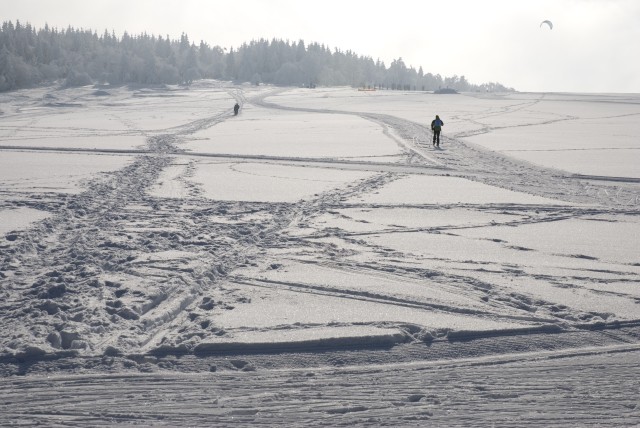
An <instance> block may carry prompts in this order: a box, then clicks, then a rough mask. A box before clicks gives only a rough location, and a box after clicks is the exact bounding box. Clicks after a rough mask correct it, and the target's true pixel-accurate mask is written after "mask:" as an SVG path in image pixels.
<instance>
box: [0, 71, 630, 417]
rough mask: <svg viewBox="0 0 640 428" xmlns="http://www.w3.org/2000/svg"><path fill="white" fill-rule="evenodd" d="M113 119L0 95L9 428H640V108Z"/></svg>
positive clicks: (615, 101) (294, 94) (191, 95)
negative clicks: (438, 139)
mask: <svg viewBox="0 0 640 428" xmlns="http://www.w3.org/2000/svg"><path fill="white" fill-rule="evenodd" d="M106 92H108V95H106V96H105V95H101V96H99V97H98V96H96V95H95V88H93V87H84V88H75V89H58V88H53V87H51V88H39V89H30V90H24V91H18V92H10V93H3V94H0V101H1V102H2V104H1V105H2V108H1V113H0V141H1V142H0V299H1V301H2V304H1V305H0V373H2V377H1V378H0V390H2V393H0V398H2V400H3V403H4V405H3V410H2V411H0V423H1V424H3V425H6V424H9V423H15V422H16V421H18V422H21V423H25V424H35V423H44V424H46V425H73V426H77V425H79V424H80V425H83V424H84V425H87V424H88V425H100V424H113V423H116V424H133V423H141V424H143V425H154V426H159V425H167V426H175V425H183V424H186V425H208V424H222V425H228V424H232V423H237V422H240V423H242V424H246V425H256V424H265V425H279V426H282V425H302V424H304V425H331V426H334V425H337V426H342V425H354V424H356V425H374V426H377V425H392V426H407V425H417V426H419V425H422V426H424V425H428V424H430V423H431V424H434V425H437V426H446V425H481V426H491V425H495V426H514V425H539V426H566V425H567V424H568V425H579V426H585V425H599V426H634V425H637V424H639V423H640V403H639V402H638V398H637V397H638V391H639V388H640V381H639V380H638V379H637V376H630V373H635V372H638V370H640V340H639V339H638V338H639V337H640V245H639V244H638V243H639V242H640V216H639V214H640V168H639V167H638V165H640V143H639V142H640V138H639V137H640V127H639V125H638V123H640V122H639V121H638V118H639V117H640V96H638V95H622V94H620V95H595V94H593V95H585V94H533V93H510V94H460V95H434V94H430V93H423V92H400V91H372V92H364V91H357V90H353V89H350V88H318V89H314V90H309V89H298V88H272V87H265V86H262V87H250V86H234V85H231V84H228V83H225V82H215V81H204V82H199V83H197V84H194V85H192V86H191V87H189V88H183V87H170V88H165V87H163V88H155V89H154V88H148V89H134V90H131V89H127V88H107V89H106ZM235 102H239V103H240V104H241V105H242V109H241V111H240V114H239V115H238V116H233V113H232V106H233V104H234V103H235ZM435 114H439V115H440V117H441V118H442V119H443V120H444V122H445V126H444V128H443V135H442V143H441V147H440V148H439V149H437V148H434V147H433V146H432V144H431V141H430V140H431V132H430V130H429V124H430V121H431V120H432V118H433V117H434V116H435ZM105 385H108V388H107V390H105ZM60 397H73V399H67V400H64V399H61V398H60Z"/></svg>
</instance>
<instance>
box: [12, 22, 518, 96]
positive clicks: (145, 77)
mask: <svg viewBox="0 0 640 428" xmlns="http://www.w3.org/2000/svg"><path fill="white" fill-rule="evenodd" d="M203 78H206V79H220V80H232V81H238V82H251V83H253V84H260V83H270V84H276V85H287V86H289V85H295V86H311V87H313V86H315V85H326V86H336V85H350V86H353V87H361V88H385V89H402V90H423V91H425V90H426V91H430V90H437V89H439V88H443V87H446V88H451V89H455V90H457V91H483V92H485V91H512V90H513V89H510V88H506V87H504V86H503V85H501V84H499V83H484V84H481V85H475V84H471V83H469V82H468V81H467V80H466V79H465V77H464V76H460V77H458V76H452V77H445V78H443V77H442V76H440V75H439V74H436V75H433V74H431V73H426V74H425V73H424V72H423V71H422V67H420V68H419V70H417V71H416V70H415V69H414V68H413V67H407V66H406V65H405V63H404V62H403V61H402V58H398V59H397V60H394V61H392V62H391V64H390V65H389V67H387V66H386V65H385V64H384V62H381V61H380V60H378V61H374V60H373V59H372V58H370V57H363V56H358V55H357V54H355V53H354V52H351V51H349V50H348V51H346V52H345V51H341V50H339V49H335V50H333V51H331V49H329V48H328V47H326V46H324V45H321V44H318V43H311V44H309V45H306V44H305V42H304V41H303V40H300V41H298V42H289V41H283V40H278V39H273V40H271V41H269V40H264V39H260V40H254V41H251V42H250V43H244V44H243V45H241V46H240V47H238V48H237V49H233V48H232V49H231V50H230V51H228V52H227V51H226V49H223V48H221V47H219V46H213V47H212V46H209V45H208V44H207V43H205V42H203V41H201V42H200V44H199V45H196V44H195V43H192V42H190V41H189V38H188V36H187V35H186V34H183V35H182V36H181V38H180V40H171V39H170V38H169V37H168V36H167V37H166V38H163V37H162V36H157V37H156V36H150V35H148V34H146V33H145V34H140V35H137V36H131V35H129V34H128V33H126V32H125V33H124V35H123V36H122V37H117V36H116V35H115V34H114V33H113V32H112V33H109V32H108V31H105V32H104V33H103V34H102V35H98V33H96V32H95V31H93V30H84V29H74V28H72V27H68V28H67V29H66V30H58V29H56V28H50V27H48V26H46V25H45V27H44V28H41V29H38V30H36V29H35V28H33V27H32V26H31V25H30V24H26V25H23V24H21V23H20V22H19V21H17V22H16V23H15V25H14V24H13V22H11V21H8V22H4V23H3V24H2V30H1V31H0V91H7V90H12V89H20V88H27V87H31V86H36V85H39V84H43V83H45V82H50V81H55V80H60V79H63V80H64V82H65V84H66V85H68V86H80V85H87V84H92V83H101V84H126V83H136V84H189V83H191V82H193V81H194V80H198V79H203Z"/></svg>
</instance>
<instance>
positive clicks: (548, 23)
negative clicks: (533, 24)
mask: <svg viewBox="0 0 640 428" xmlns="http://www.w3.org/2000/svg"><path fill="white" fill-rule="evenodd" d="M543 24H547V25H548V26H549V30H553V23H552V22H551V21H542V22H541V23H540V26H541V27H542V25H543Z"/></svg>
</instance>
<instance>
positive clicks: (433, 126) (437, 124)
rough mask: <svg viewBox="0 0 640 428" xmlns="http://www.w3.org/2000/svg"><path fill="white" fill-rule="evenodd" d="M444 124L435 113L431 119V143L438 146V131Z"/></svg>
mask: <svg viewBox="0 0 640 428" xmlns="http://www.w3.org/2000/svg"><path fill="white" fill-rule="evenodd" d="M443 126H444V122H443V121H442V120H440V116H438V115H437V114H436V118H435V119H433V120H432V121H431V130H432V131H433V145H434V146H436V147H440V131H441V130H442V127H443Z"/></svg>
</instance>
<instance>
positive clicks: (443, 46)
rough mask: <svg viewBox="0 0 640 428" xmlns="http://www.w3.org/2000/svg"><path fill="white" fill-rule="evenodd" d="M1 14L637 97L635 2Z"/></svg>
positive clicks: (71, 4)
mask: <svg viewBox="0 0 640 428" xmlns="http://www.w3.org/2000/svg"><path fill="white" fill-rule="evenodd" d="M314 4H317V5H314ZM0 13H1V18H0V19H1V20H2V21H7V20H11V21H14V22H15V21H16V20H20V21H21V22H22V23H27V22H30V23H31V24H32V25H33V26H35V27H36V28H40V27H42V26H43V25H44V24H45V23H48V24H49V25H50V26H52V27H58V28H59V29H62V28H66V27H67V26H69V25H71V26H73V27H76V28H85V29H93V30H96V31H97V32H98V33H99V34H101V33H102V32H104V30H105V29H107V30H109V31H111V30H114V31H115V32H116V34H117V35H118V36H121V35H122V33H123V32H124V31H125V30H126V31H128V32H129V33H130V34H139V33H142V32H145V31H146V32H147V33H148V34H154V35H162V36H166V35H169V36H171V38H176V39H177V38H179V37H180V35H181V34H182V33H183V32H184V33H186V34H187V35H188V36H189V39H190V40H191V41H192V42H196V43H199V42H200V40H204V41H206V42H207V43H209V44H210V45H212V46H213V45H219V46H223V47H230V46H239V45H240V44H242V43H243V42H249V41H251V40H252V39H259V38H267V39H272V38H274V37H276V38H281V39H285V40H292V41H293V40H299V39H303V40H304V41H305V42H306V43H307V44H308V43H309V42H319V43H324V44H325V45H328V46H330V47H331V48H335V47H338V48H340V49H341V50H348V49H350V50H352V51H354V52H355V53H357V54H359V55H366V56H371V57H373V58H374V60H375V59H378V58H380V59H381V60H383V61H384V62H385V64H386V65H387V66H389V64H390V63H391V61H392V60H393V59H397V58H398V57H402V58H403V60H404V61H405V63H406V64H407V65H413V66H414V67H415V68H416V69H417V68H418V67H419V66H422V67H423V69H424V71H425V73H426V72H431V73H434V74H438V73H439V74H441V75H443V76H451V75H453V74H457V75H464V76H465V77H466V78H467V80H469V81H470V82H472V83H484V82H489V81H497V82H500V83H502V84H504V85H507V86H511V87H514V88H515V89H517V90H519V91H539V92H545V91H558V92H636V93H639V92H640V55H639V54H638V46H639V44H638V43H639V42H640V1H639V0H439V1H434V0H394V1H377V0H323V1H321V2H311V1H308V0H298V1H294V0H180V1H162V0H55V1H54V0H0ZM545 19H548V20H550V21H552V22H553V24H554V28H553V30H549V29H548V28H546V27H543V28H540V26H539V25H540V22H541V21H543V20H545Z"/></svg>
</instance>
